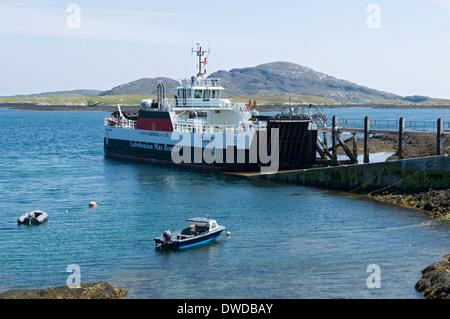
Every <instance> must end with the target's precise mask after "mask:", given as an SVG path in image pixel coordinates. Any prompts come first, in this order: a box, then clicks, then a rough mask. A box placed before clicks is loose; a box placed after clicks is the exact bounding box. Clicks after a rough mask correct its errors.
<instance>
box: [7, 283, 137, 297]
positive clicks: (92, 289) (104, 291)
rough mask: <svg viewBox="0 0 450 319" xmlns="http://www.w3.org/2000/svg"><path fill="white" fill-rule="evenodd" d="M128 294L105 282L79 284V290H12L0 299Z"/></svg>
mask: <svg viewBox="0 0 450 319" xmlns="http://www.w3.org/2000/svg"><path fill="white" fill-rule="evenodd" d="M127 294H128V291H126V290H125V289H123V288H114V287H113V286H111V285H110V284H108V283H106V282H98V283H94V284H81V288H69V287H67V286H60V287H56V288H48V289H14V290H8V291H6V292H4V293H1V294H0V299H122V298H124V297H125V296H126V295H127Z"/></svg>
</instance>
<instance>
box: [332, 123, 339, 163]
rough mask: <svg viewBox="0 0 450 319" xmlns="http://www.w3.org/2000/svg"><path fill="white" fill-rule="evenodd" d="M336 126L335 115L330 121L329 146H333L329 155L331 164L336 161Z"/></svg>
mask: <svg viewBox="0 0 450 319" xmlns="http://www.w3.org/2000/svg"><path fill="white" fill-rule="evenodd" d="M337 128H338V118H337V116H336V115H334V116H333V119H332V121H331V144H332V145H331V147H332V148H333V153H332V157H331V165H336V162H337V137H336V135H337Z"/></svg>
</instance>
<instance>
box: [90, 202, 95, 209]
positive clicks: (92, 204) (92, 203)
mask: <svg viewBox="0 0 450 319" xmlns="http://www.w3.org/2000/svg"><path fill="white" fill-rule="evenodd" d="M89 207H92V208H94V207H97V203H96V202H90V203H89Z"/></svg>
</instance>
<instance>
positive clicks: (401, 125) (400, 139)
mask: <svg viewBox="0 0 450 319" xmlns="http://www.w3.org/2000/svg"><path fill="white" fill-rule="evenodd" d="M404 131H405V118H404V117H401V118H400V122H399V126H398V159H403V132H404Z"/></svg>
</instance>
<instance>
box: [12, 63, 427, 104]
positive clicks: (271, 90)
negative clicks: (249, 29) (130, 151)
mask: <svg viewBox="0 0 450 319" xmlns="http://www.w3.org/2000/svg"><path fill="white" fill-rule="evenodd" d="M208 78H219V79H220V80H221V85H222V86H223V87H224V91H223V93H225V94H229V95H234V96H258V95H259V96H289V95H309V96H316V97H321V98H329V99H332V100H335V101H337V102H351V103H364V102H370V101H374V100H401V99H408V97H402V96H400V95H397V94H394V93H390V92H385V91H381V90H376V89H372V88H369V87H366V86H362V85H358V84H356V83H353V82H350V81H347V80H342V79H338V78H336V77H333V76H330V75H328V74H325V73H322V72H318V71H315V70H313V69H312V68H309V67H306V66H302V65H300V64H296V63H292V62H287V61H278V62H269V63H264V64H260V65H257V66H253V67H245V68H234V69H231V70H229V71H226V70H219V71H216V72H213V73H212V74H211V75H209V76H208ZM160 83H162V84H165V86H166V92H167V96H169V97H170V96H171V95H172V94H175V87H176V86H178V85H179V81H177V80H174V79H171V78H167V77H155V78H141V79H138V80H135V81H131V82H128V83H125V84H121V85H118V86H115V87H113V88H111V89H110V90H105V91H100V90H72V91H59V92H45V93H40V94H30V95H20V97H39V96H42V97H45V96H49V95H51V94H53V95H58V94H76V95H80V96H86V97H94V96H106V95H146V94H149V95H150V94H152V95H153V94H156V89H157V86H158V84H160ZM409 98H411V99H414V100H416V99H419V98H420V99H425V100H426V99H429V98H428V97H421V96H412V97H409ZM408 100H409V99H408Z"/></svg>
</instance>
